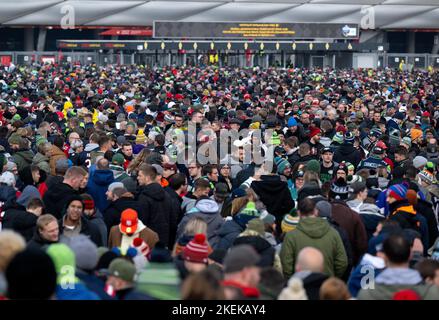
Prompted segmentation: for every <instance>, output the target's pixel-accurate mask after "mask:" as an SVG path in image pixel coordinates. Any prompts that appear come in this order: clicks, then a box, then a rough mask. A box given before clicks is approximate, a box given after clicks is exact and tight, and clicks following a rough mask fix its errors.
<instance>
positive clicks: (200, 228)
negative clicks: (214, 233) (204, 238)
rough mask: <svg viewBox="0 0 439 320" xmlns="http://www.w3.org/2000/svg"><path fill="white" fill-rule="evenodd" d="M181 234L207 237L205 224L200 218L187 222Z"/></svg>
mask: <svg viewBox="0 0 439 320" xmlns="http://www.w3.org/2000/svg"><path fill="white" fill-rule="evenodd" d="M183 233H184V234H187V235H196V234H198V233H203V234H205V235H207V223H206V221H204V220H203V219H202V218H200V217H193V218H191V219H189V221H188V222H187V224H186V226H185V227H184V231H183Z"/></svg>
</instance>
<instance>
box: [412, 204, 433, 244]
mask: <svg viewBox="0 0 439 320" xmlns="http://www.w3.org/2000/svg"><path fill="white" fill-rule="evenodd" d="M415 210H416V212H417V213H419V214H421V215H422V216H424V218H425V219H426V220H427V225H428V240H429V241H428V247H429V248H431V247H432V246H433V245H434V243H435V241H436V239H437V238H438V237H439V231H438V229H437V220H436V215H435V214H434V211H433V207H432V204H431V203H430V202H428V201H425V200H421V199H418V203H417V204H416V206H415Z"/></svg>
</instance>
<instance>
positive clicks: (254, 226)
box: [246, 218, 265, 237]
mask: <svg viewBox="0 0 439 320" xmlns="http://www.w3.org/2000/svg"><path fill="white" fill-rule="evenodd" d="M246 231H250V232H251V233H255V234H257V235H259V236H261V237H263V236H264V233H265V228H264V221H262V220H261V219H259V218H256V219H252V220H250V221H249V223H248V224H247V229H246Z"/></svg>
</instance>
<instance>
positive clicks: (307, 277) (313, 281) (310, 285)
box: [293, 271, 329, 300]
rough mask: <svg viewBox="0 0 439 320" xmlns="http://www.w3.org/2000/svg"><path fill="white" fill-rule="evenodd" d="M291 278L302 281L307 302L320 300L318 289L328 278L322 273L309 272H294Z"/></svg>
mask: <svg viewBox="0 0 439 320" xmlns="http://www.w3.org/2000/svg"><path fill="white" fill-rule="evenodd" d="M293 277H294V278H298V279H300V280H302V284H303V288H304V289H305V291H306V296H307V297H308V300H320V287H321V286H322V284H323V282H325V281H326V280H327V279H328V278H329V276H328V275H326V274H324V273H318V272H311V271H299V272H296V273H295V274H294V275H293Z"/></svg>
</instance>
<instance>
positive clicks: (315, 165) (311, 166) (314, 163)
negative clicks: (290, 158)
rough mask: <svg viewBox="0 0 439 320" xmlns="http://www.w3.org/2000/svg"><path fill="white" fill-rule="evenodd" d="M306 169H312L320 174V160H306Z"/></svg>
mask: <svg viewBox="0 0 439 320" xmlns="http://www.w3.org/2000/svg"><path fill="white" fill-rule="evenodd" d="M306 171H312V172H315V173H317V174H319V175H320V162H319V161H318V160H315V159H313V160H310V161H308V163H307V164H306Z"/></svg>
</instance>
